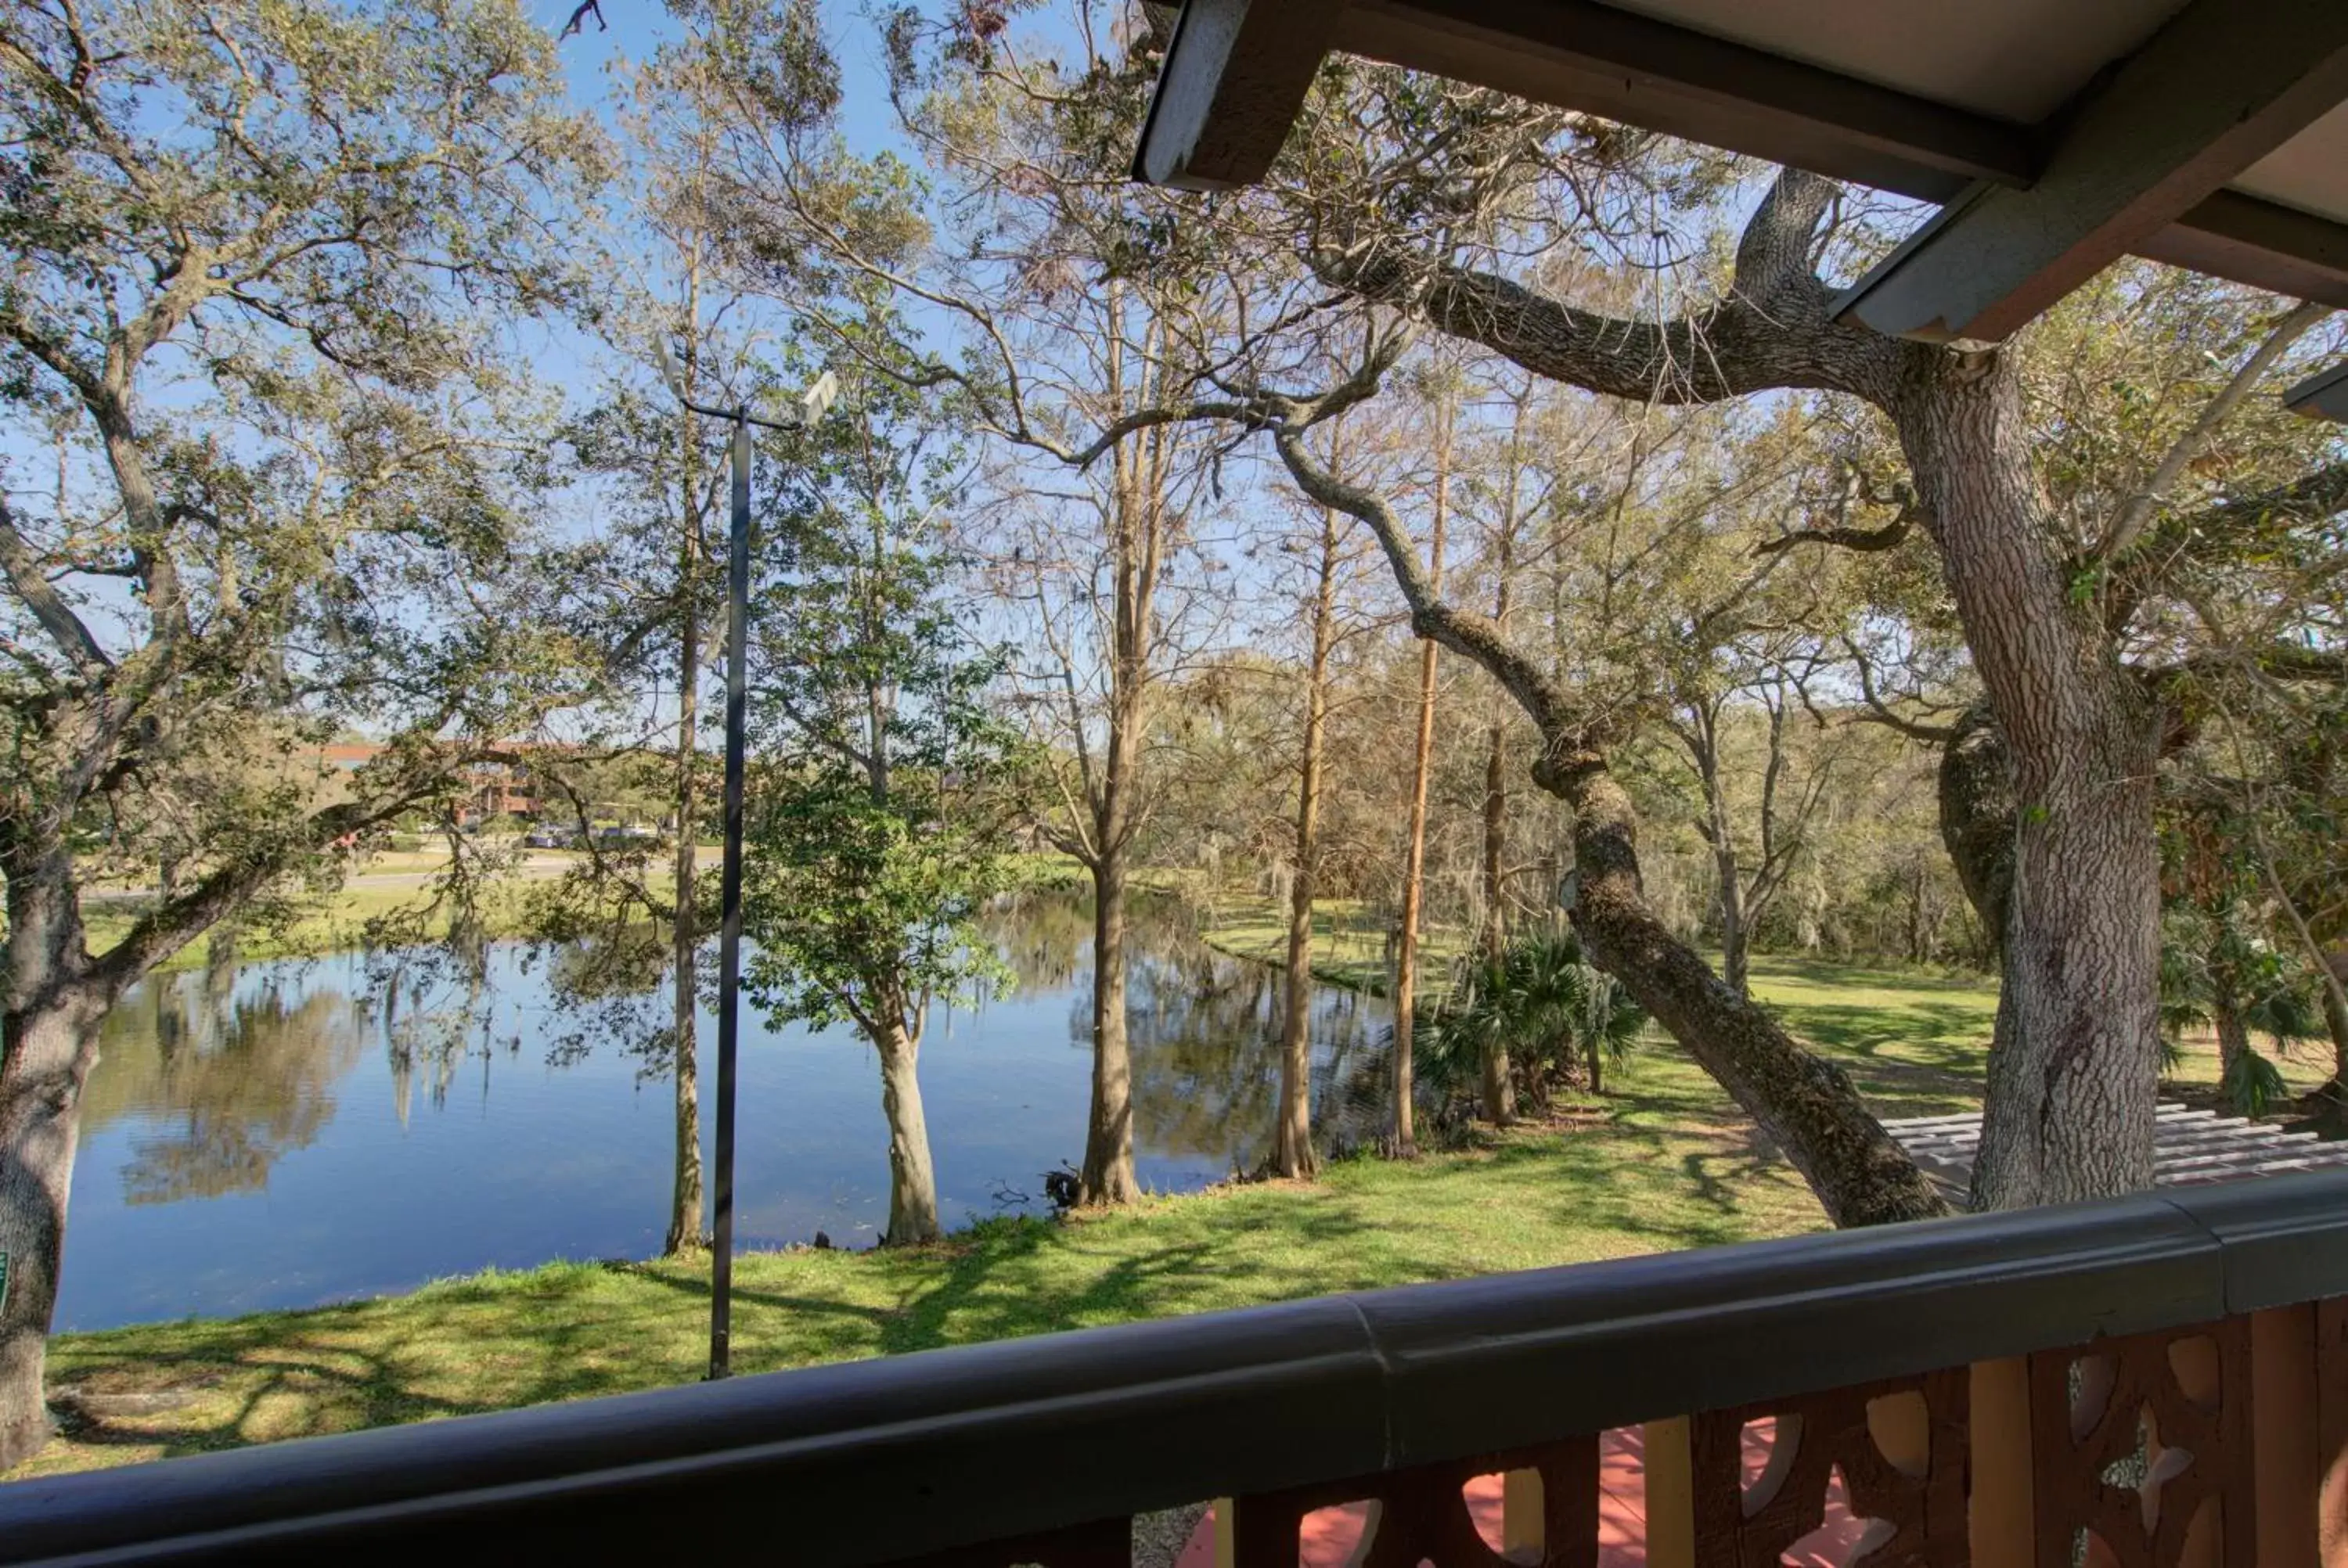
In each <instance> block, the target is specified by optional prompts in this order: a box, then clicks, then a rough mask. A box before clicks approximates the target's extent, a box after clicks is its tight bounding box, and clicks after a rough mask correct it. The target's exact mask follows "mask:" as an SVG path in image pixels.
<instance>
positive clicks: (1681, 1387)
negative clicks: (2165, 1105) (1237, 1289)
mask: <svg viewBox="0 0 2348 1568" xmlns="http://www.w3.org/2000/svg"><path fill="white" fill-rule="evenodd" d="M2340 1295H2348V1172H2322V1173H2312V1174H2308V1175H2302V1176H2285V1177H2277V1178H2272V1179H2270V1180H2265V1181H2259V1182H2246V1183H2240V1184H2234V1185H2230V1186H2222V1187H2209V1188H2199V1189H2192V1190H2171V1191H2167V1192H2163V1193H2159V1194H2140V1195H2137V1196H2133V1197H2127V1198H2121V1199H2115V1200H2111V1201H2107V1202H2102V1203H2095V1204H2074V1205H2068V1206H2065V1207H2059V1208H2051V1209H2041V1210H2035V1211H2032V1212H2027V1213H2021V1214H1981V1215H1971V1216H1965V1217H1962V1218H1957V1219H1949V1220H1936V1221H1931V1222H1927V1223H1924V1224H1920V1225H1900V1226H1890V1227H1884V1228H1880V1229H1876V1230H1866V1231H1845V1232H1838V1233H1832V1234H1828V1235H1812V1236H1802V1237H1796V1238H1793V1239H1790V1240H1785V1241H1771V1242H1756V1243H1751V1244H1747V1245H1740V1246H1727V1247H1716V1248H1712V1249H1709V1250H1705V1251H1701V1252H1688V1253H1673V1254H1663V1255H1654V1256H1649V1257H1639V1258H1628V1259H1623V1260H1621V1261H1617V1262H1609V1263H1597V1264H1585V1265H1580V1266H1572V1267H1566V1268H1554V1269H1542V1270H1536V1271H1532V1272H1528V1273H1523V1274H1511V1275H1501V1276H1493V1277H1488V1278H1483V1279H1470V1280H1461V1281H1457V1282H1454V1283H1448V1284H1440V1285H1426V1286H1406V1287H1404V1288H1400V1289H1395V1290H1381V1291H1374V1292H1367V1293H1363V1294H1358V1295H1350V1296H1323V1297H1321V1298H1318V1299H1314V1300H1310V1301H1301V1302H1295V1303H1292V1304H1288V1305H1284V1306H1278V1307H1260V1308H1251V1309H1248V1310H1244V1311H1237V1312H1224V1313H1216V1314H1211V1315H1207V1316H1201V1317H1187V1318H1173V1319H1168V1320H1164V1321H1159V1322H1154V1323H1141V1324H1134V1325H1129V1326H1126V1327H1116V1328H1104V1329H1095V1330H1087V1331H1084V1332H1077V1333H1068V1334H1057V1335H1052V1336H1046V1337H1035V1338H1030V1339H1024V1340H1013V1341H1006V1342H1002V1343H997V1344H990V1345H977V1346H970V1347H965V1348H955V1349H948V1350H934V1351H927V1352H922V1353H920V1354H916V1355H907V1356H898V1357H891V1358H885V1359H880V1360H873V1361H863V1362H856V1363H851V1364H847V1365H841V1366H830V1367H818V1368H808V1369H805V1370H800V1371H791V1372H778V1373H770V1374H767V1375H764V1376H760V1377H753V1378H738V1379H736V1380H734V1381H731V1382H727V1383H712V1384H698V1385H691V1386H687V1387H683V1388H675V1389H659V1390H655V1391H653V1392H649V1393H643V1394H631V1395H622V1396H618V1397H615V1398H607V1399H589V1400H582V1401H579V1402H577V1403H573V1404H567V1405H551V1406H544V1407H541V1408H538V1409H527V1410H516V1411H510V1412H506V1413H502V1414H497V1415H486V1416H474V1417H466V1418H462V1419H454V1420H446V1421H436V1422H429V1423H426V1424H422V1425H417V1426H408V1427H400V1428H391V1429H385V1430H376V1431H368V1432H358V1433H353V1434H350V1435H348V1436H343V1437H329V1438H317V1439H311V1440H302V1441H296V1442H287V1443H280V1444H275V1445H270V1446H264V1447H259V1448H253V1449H247V1450H240V1451H237V1452H232V1453H222V1454H210V1455H202V1456H198V1457H194V1458H189V1459H181V1460H168V1461H165V1462H162V1463H160V1464H149V1465H139V1466H134V1467H130V1468H126V1469H122V1470H116V1471H102V1472H98V1473H95V1474H88V1475H78V1476H66V1477H59V1478H55V1479H47V1480H36V1481H21V1482H18V1483H16V1484H15V1485H12V1486H6V1487H0V1563H65V1562H71V1563H174V1564H184V1563H240V1564H243V1563H337V1564H344V1563H375V1562H383V1563H399V1564H401V1565H402V1568H447V1565H448V1564H453V1563H492V1562H494V1563H511V1562H518V1561H536V1560H541V1559H542V1560H547V1561H552V1560H554V1559H555V1557H556V1556H557V1554H560V1556H561V1559H562V1560H564V1561H565V1562H566V1563H600V1562H613V1563H618V1562H627V1563H632V1564H641V1563H671V1562H676V1563H683V1562H687V1561H691V1560H694V1559H695V1558H696V1557H699V1558H703V1559H705V1560H708V1559H711V1558H713V1557H714V1555H715V1554H717V1553H724V1554H726V1555H727V1556H729V1557H732V1556H738V1555H741V1554H744V1553H749V1554H753V1555H754V1556H755V1557H756V1559H757V1560H758V1561H762V1562H772V1563H791V1564H807V1565H810V1568H815V1565H821V1564H841V1565H847V1564H861V1563H881V1562H887V1561H890V1560H891V1559H896V1558H901V1557H910V1556H913V1555H916V1554H920V1553H929V1552H934V1551H937V1550H939V1549H941V1548H944V1547H949V1546H953V1545H957V1544H960V1543H963V1542H979V1541H987V1540H993V1539H997V1538H1001V1537H1005V1536H1014V1535H1022V1534H1026V1533H1029V1532H1040V1531H1044V1530H1047V1529H1053V1528H1057V1527H1061V1526H1066V1525H1070V1524H1075V1523H1078V1522H1084V1521H1086V1520H1091V1519H1098V1518H1105V1517H1111V1516H1121V1515H1124V1514H1127V1513H1129V1512H1139V1511H1144V1510H1148V1509H1154V1508H1164V1507H1169V1506H1174V1505H1178V1504H1180V1503H1185V1502H1190V1501H1198V1500H1200V1499H1203V1498H1208V1497H1213V1496H1222V1495H1232V1494H1236V1493H1254V1492H1263V1491H1273V1490H1277V1489H1281V1488H1285V1487H1292V1486H1300V1485H1304V1484H1307V1483H1311V1482H1315V1481H1332V1480H1337V1479H1341V1478H1344V1477H1349V1476H1359V1475H1365V1474H1370V1473H1373V1472H1376V1471H1383V1470H1391V1469H1395V1468H1399V1467H1403V1466H1407V1465H1416V1464H1423V1463H1426V1462H1430V1461H1434V1460H1448V1459H1453V1458H1458V1457H1462V1456H1467V1455H1473V1454H1483V1453H1490V1452H1494V1451H1497V1450H1507V1449H1513V1448H1517V1447H1520V1446H1525V1445H1530V1444H1535V1443H1540V1442H1547V1441H1551V1440H1556V1439H1559V1438H1560V1437H1562V1436H1566V1435H1570V1434H1576V1433H1583V1432H1589V1431H1593V1430H1601V1429H1604V1428H1609V1427H1615V1426H1623V1425H1629V1424H1632V1423H1635V1422H1639V1421H1643V1420H1648V1419H1658V1418H1662V1417H1666V1416H1672V1415H1678V1414H1683V1413H1686V1412H1690V1411H1696V1410H1704V1409H1722V1408H1725V1407H1729V1406H1734V1405H1738V1404H1741V1403H1745V1402H1747V1401H1751V1400H1756V1399H1771V1398H1776V1397H1778V1396H1782V1395H1788V1394H1795V1393H1801V1392H1805V1391H1807V1390H1811V1389H1830V1388H1840V1387H1845V1386H1849V1385H1853V1384H1859V1383H1864V1382H1868V1381H1870V1380H1873V1379H1878V1378H1889V1377H1897V1376H1901V1375H1905V1374H1910V1373H1915V1372H1921V1371H1924V1370H1927V1369H1931V1368H1942V1367H1950V1366H1956V1365H1960V1364H1963V1363H1968V1362H1974V1361H1982V1360H1988V1359H1992V1358H2001V1357H2010V1356H2017V1355H2020V1354H2022V1353H2024V1352H2025V1351H2030V1350H2035V1349H2044V1348H2054V1347H2060V1346H2067V1345H2074V1344H2084V1343H2085V1342H2087V1341H2089V1340H2091V1339H2094V1338H2096V1337H2100V1336H2105V1335H2120V1334H2131V1333H2138V1332H2145V1331H2149V1330H2155V1329H2160V1328H2167V1327H2177V1326H2179V1325H2186V1324H2193V1323H2201V1322H2208V1321H2210V1320H2213V1319H2217V1318H2219V1317H2229V1316H2232V1315H2238V1314H2241V1313H2246V1312H2251V1311H2256V1310H2261V1309H2264V1308H2268V1307H2281V1306H2286V1305H2290V1304H2292V1303H2297V1302H2302V1301H2309V1300H2314V1299H2318V1298H2321V1297H2325V1296H2340Z"/></svg>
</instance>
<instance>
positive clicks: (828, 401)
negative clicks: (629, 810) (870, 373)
mask: <svg viewBox="0 0 2348 1568" xmlns="http://www.w3.org/2000/svg"><path fill="white" fill-rule="evenodd" d="M653 352H654V354H656V355H658V357H659V359H660V371H661V379H662V380H664V381H665V382H667V383H668V389H669V391H671V392H672V393H674V394H675V395H676V400H677V402H679V403H681V404H683V405H685V408H686V409H687V410H688V411H689V412H691V413H695V414H698V415H703V416H704V417H705V418H709V419H724V420H726V421H729V422H730V423H731V424H732V425H733V426H734V508H733V518H732V524H731V528H730V529H729V531H728V536H727V541H726V867H725V870H724V871H722V872H721V873H720V874H719V876H718V903H719V915H718V927H717V1162H716V1163H717V1178H716V1209H717V1215H716V1220H717V1224H716V1229H717V1234H716V1238H715V1240H714V1241H713V1242H712V1244H711V1249H710V1268H709V1376H710V1378H713V1379H715V1378H723V1377H726V1376H727V1375H728V1374H730V1373H731V1372H732V1371H733V1369H734V1349H733V1318H734V1081H735V1077H734V1063H735V1058H736V1055H737V1054H738V1050H739V1047H740V1043H741V1038H742V1034H741V1011H742V774H743V772H744V767H745V760H746V757H747V751H748V737H747V733H746V731H747V719H748V712H749V695H748V682H747V680H746V679H745V669H746V666H747V662H748V653H749V646H750V427H751V426H752V425H757V427H758V428H759V429H761V430H781V431H798V430H805V429H807V428H808V427H809V426H811V425H814V424H815V423H816V422H817V421H818V420H820V419H821V418H822V417H823V416H824V414H825V413H826V411H828V410H829V408H830V407H831V405H832V400H833V399H834V398H836V397H838V396H839V377H837V376H835V375H833V374H831V372H829V371H828V370H827V371H825V372H824V373H823V374H821V375H819V376H818V377H817V378H816V380H815V384H813V385H811V386H809V387H808V389H807V391H806V392H805V393H804V394H802V395H800V398H799V414H798V418H797V419H792V420H776V419H761V418H758V417H757V415H753V414H752V413H751V412H750V411H749V409H748V408H747V407H735V408H713V407H710V406H708V405H705V404H700V403H695V401H693V399H692V398H691V397H690V396H688V395H686V392H685V377H684V376H682V375H680V374H677V368H676V363H675V361H674V360H672V359H671V358H669V353H668V344H667V343H665V342H664V341H662V340H661V339H659V338H654V340H653ZM677 831H678V832H680V833H690V832H692V831H693V825H692V824H691V823H687V822H680V823H678V824H677Z"/></svg>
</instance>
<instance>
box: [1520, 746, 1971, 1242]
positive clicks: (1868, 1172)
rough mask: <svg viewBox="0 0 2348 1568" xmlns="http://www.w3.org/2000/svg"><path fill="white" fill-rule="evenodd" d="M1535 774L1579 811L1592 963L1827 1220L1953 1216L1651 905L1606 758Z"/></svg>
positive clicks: (1577, 873)
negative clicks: (1800, 1183) (1766, 1145)
mask: <svg viewBox="0 0 2348 1568" xmlns="http://www.w3.org/2000/svg"><path fill="white" fill-rule="evenodd" d="M1533 776H1534V778H1535V780H1536V781H1537V782H1539V783H1540V784H1541V786H1542V787H1543V788H1545V789H1548V790H1550V791H1551V792H1552V793H1554V794H1557V795H1558V796H1559V797H1560V798H1561V799H1563V800H1564V801H1566V802H1567V804H1570V805H1571V806H1572V807H1573V808H1574V819H1575V820H1574V835H1573V849H1574V870H1573V875H1572V876H1571V878H1570V879H1569V883H1568V886H1569V889H1570V897H1569V908H1570V913H1571V915H1572V917H1573V925H1574V929H1575V930H1577V931H1579V932H1580V933H1581V939H1582V941H1583V942H1584V943H1585V944H1586V945H1587V946H1588V948H1589V949H1590V953H1591V957H1592V958H1595V959H1596V960H1597V962H1598V963H1599V964H1600V965H1601V967H1602V968H1605V969H1606V970H1607V971H1608V972H1609V973H1610V974H1612V975H1614V976H1615V977H1616V978H1617V979H1621V980H1622V984H1623V987H1624V989H1627V990H1629V991H1630V993H1631V994H1632V997H1634V998H1636V999H1637V1000H1638V1002H1639V1005H1640V1006H1642V1007H1643V1008H1645V1009H1647V1011H1648V1012H1649V1013H1650V1014H1651V1015H1653V1018H1654V1020H1655V1021H1656V1022H1658V1023H1660V1024H1662V1025H1663V1027H1664V1028H1665V1029H1667V1030H1670V1031H1671V1033H1672V1037H1673V1039H1674V1040H1678V1041H1680V1043H1681V1044H1682V1045H1684V1046H1685V1047H1686V1048H1687V1050H1688V1053H1689V1054H1690V1055H1691V1056H1693V1057H1694V1058H1695V1060H1696V1063H1697V1065H1698V1066H1700V1067H1702V1068H1703V1069H1704V1071H1706V1072H1708V1073H1710V1074H1711V1075H1712V1076H1713V1078H1715V1080H1717V1081H1719V1083H1720V1084H1721V1086H1722V1087H1723V1088H1725V1089H1726V1090H1727V1091H1729V1093H1730V1094H1731V1095H1732V1096H1734V1097H1735V1101H1736V1102H1737V1103H1738V1104H1739V1105H1741V1106H1743V1107H1744V1108H1745V1110H1746V1113H1747V1114H1749V1115H1751V1116H1752V1118H1753V1119H1754V1121H1755V1122H1756V1123H1757V1124H1758V1125H1759V1126H1760V1128H1761V1131H1762V1132H1765V1133H1766V1134H1767V1135H1768V1136H1769V1137H1770V1138H1771V1139H1773V1140H1774V1141H1775V1142H1776V1144H1777V1146H1778V1147H1779V1148H1780V1149H1781V1150H1783V1151H1784V1152H1785V1154H1786V1157H1787V1159H1788V1160H1790V1161H1791V1162H1792V1163H1793V1165H1794V1168H1795V1169H1796V1170H1797V1171H1799V1172H1800V1173H1802V1176H1803V1179H1804V1180H1806V1181H1807V1182H1808V1183H1809V1185H1810V1190H1811V1191H1812V1192H1814V1193H1816V1194H1818V1202H1819V1203H1820V1204H1821V1205H1823V1206H1824V1207H1825V1209H1826V1211H1827V1214H1828V1218H1830V1219H1832V1220H1833V1221H1834V1223H1835V1224H1836V1225H1881V1224H1884V1223H1887V1222H1890V1221H1897V1220H1911V1219H1921V1218H1925V1217H1928V1216H1930V1215H1933V1214H1944V1213H1946V1212H1947V1208H1946V1205H1945V1204H1942V1203H1941V1198H1940V1195H1939V1194H1938V1193H1937V1192H1935V1191H1934V1190H1933V1187H1932V1184H1931V1182H1930V1181H1928V1180H1927V1179H1926V1178H1925V1177H1924V1175H1923V1173H1921V1172H1920V1171H1919V1170H1917V1168H1916V1165H1915V1162H1913V1161H1912V1160H1910V1159H1909V1157H1908V1156H1907V1154H1906V1153H1904V1152H1902V1151H1901V1149H1900V1145H1899V1144H1898V1143H1894V1142H1893V1141H1892V1139H1891V1137H1890V1134H1889V1133H1887V1132H1884V1130H1883V1128H1882V1125H1881V1124H1880V1123H1879V1122H1877V1121H1876V1120H1875V1118H1874V1117H1873V1116H1872V1115H1870V1114H1869V1112H1868V1111H1867V1109H1866V1107H1865V1105H1864V1104H1863V1103H1862V1102H1860V1100H1859V1093H1858V1091H1857V1090H1856V1089H1855V1088H1853V1087H1852V1084H1851V1081H1850V1076H1849V1074H1848V1073H1846V1072H1845V1071H1843V1070H1842V1069H1841V1068H1840V1067H1838V1066H1837V1065H1835V1064H1834V1063H1833V1062H1830V1061H1826V1060H1825V1059H1824V1058H1822V1057H1818V1056H1816V1055H1814V1054H1812V1053H1811V1052H1809V1051H1807V1050H1804V1049H1802V1047H1801V1046H1800V1045H1798V1044H1797V1043H1796V1042H1795V1041H1794V1040H1791V1039H1790V1038H1788V1037H1787V1034H1786V1032H1785V1031H1784V1030H1782V1029H1780V1028H1778V1027H1777V1024H1776V1020H1773V1019H1772V1018H1770V1016H1769V1015H1768V1013H1767V1012H1766V1011H1764V1010H1763V1009H1761V1008H1760V1007H1759V1006H1758V1005H1757V1004H1756V1003H1754V1002H1752V1001H1751V1000H1748V999H1746V998H1744V997H1740V996H1738V995H1737V994H1736V993H1735V991H1734V990H1733V989H1730V988H1729V986H1728V983H1727V982H1726V981H1725V980H1724V979H1721V978H1720V977H1719V976H1718V975H1715V973H1713V971H1712V968H1711V967H1710V966H1709V965H1707V964H1705V962H1704V959H1703V958H1700V957H1699V956H1697V954H1696V953H1695V952H1694V951H1693V950H1692V949H1691V948H1688V947H1687V946H1686V945H1685V944H1684V943H1683V942H1681V941H1679V940H1678V939H1677V938H1674V937H1673V936H1672V934H1671V932H1670V929H1669V928H1668V927H1665V926H1664V924H1663V921H1662V920H1661V919H1660V918H1658V917H1657V916H1656V915H1655V912H1654V911H1653V908H1651V907H1649V906H1648V904H1647V902H1646V898H1645V897H1644V895H1643V893H1642V892H1641V890H1640V885H1639V859H1638V823H1637V816H1636V813H1635V811H1634V809H1633V807H1632V804H1631V798H1630V795H1629V794H1628V793H1627V792H1626V791H1625V790H1624V789H1623V788H1622V785H1621V784H1617V783H1616V782H1615V781H1614V779H1613V777H1612V775H1611V774H1609V773H1608V772H1607V771H1606V768H1605V764H1604V763H1603V762H1602V760H1601V759H1599V758H1597V757H1595V756H1591V755H1590V754H1588V753H1583V754H1581V756H1579V757H1575V756H1573V755H1571V754H1570V753H1566V754H1564V755H1563V756H1562V757H1560V754H1559V753H1557V752H1552V753H1551V756H1550V758H1548V759H1544V761H1543V762H1542V763H1541V764H1540V765H1538V766H1537V767H1536V768H1535V770H1534V774H1533Z"/></svg>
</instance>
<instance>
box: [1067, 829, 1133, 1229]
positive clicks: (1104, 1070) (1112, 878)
mask: <svg viewBox="0 0 2348 1568" xmlns="http://www.w3.org/2000/svg"><path fill="white" fill-rule="evenodd" d="M1092 872H1093V1095H1092V1112H1091V1115H1090V1117H1089V1119H1088V1120H1087V1121H1086V1125H1085V1167H1084V1173H1083V1180H1082V1181H1081V1183H1080V1184H1079V1190H1078V1201H1079V1202H1081V1203H1083V1204H1086V1205H1096V1204H1129V1203H1131V1202H1133V1201H1134V1200H1135V1199H1136V1198H1138V1197H1139V1196H1140V1195H1141V1184H1140V1182H1139V1180H1138V1178H1137V1177H1136V1176H1135V1175H1134V1171H1133V1061H1132V1056H1131V1053H1130V1050H1129V1049H1128V1045H1127V1043H1126V1035H1125V855H1124V851H1123V850H1122V849H1119V850H1117V852H1116V853H1114V854H1112V855H1109V856H1105V857H1103V858H1102V859H1101V860H1099V861H1098V862H1097V863H1096V864H1095V865H1094V866H1093V868H1092Z"/></svg>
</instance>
